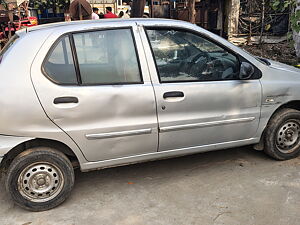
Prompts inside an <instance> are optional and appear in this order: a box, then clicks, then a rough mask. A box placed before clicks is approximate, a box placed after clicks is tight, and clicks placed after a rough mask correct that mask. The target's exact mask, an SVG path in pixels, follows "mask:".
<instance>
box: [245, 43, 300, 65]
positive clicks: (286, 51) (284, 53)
mask: <svg viewBox="0 0 300 225" xmlns="http://www.w3.org/2000/svg"><path fill="white" fill-rule="evenodd" d="M240 47H242V48H243V49H245V50H246V51H248V52H250V53H251V54H253V55H256V56H260V57H263V58H267V59H272V60H275V61H278V62H282V63H285V64H289V65H292V66H296V65H298V64H299V63H300V59H297V56H296V51H295V49H294V46H293V43H292V42H290V43H288V42H283V43H279V44H262V45H256V44H253V45H243V46H240Z"/></svg>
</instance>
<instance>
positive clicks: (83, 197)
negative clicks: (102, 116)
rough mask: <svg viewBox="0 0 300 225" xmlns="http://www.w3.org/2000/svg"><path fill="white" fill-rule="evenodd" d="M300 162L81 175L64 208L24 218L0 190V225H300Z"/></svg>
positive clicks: (226, 160) (245, 156) (222, 157)
mask: <svg viewBox="0 0 300 225" xmlns="http://www.w3.org/2000/svg"><path fill="white" fill-rule="evenodd" d="M299 202H300V157H298V158H297V159H293V160H289V161H282V162H280V161H275V160H273V159H271V158H269V157H268V156H266V155H265V154H264V153H263V152H258V151H254V150H253V149H252V148H251V147H243V148H235V149H228V150H222V151H216V152H208V153H203V154H197V155H191V156H186V157H180V158H175V159H168V160H161V161H155V162H148V163H142V164H137V165H130V166H124V167H118V168H111V169H105V170H101V171H95V172H89V173H81V172H80V171H77V172H76V182H75V188H74V190H73V192H72V194H71V196H70V198H69V199H68V200H67V201H66V202H65V203H63V204H62V205H61V206H59V207H57V208H55V209H53V210H49V211H45V212H39V213H32V212H28V211H25V210H23V209H21V208H19V207H18V206H16V205H15V204H13V202H12V201H11V200H10V198H9V197H8V196H7V194H6V192H5V191H4V189H3V187H2V186H1V187H0V215H1V217H0V224H1V225H25V224H26V225H48V224H49V225H52V224H55V225H71V224H74V225H77V224H78V225H85V224H88V225H93V224H95V225H98V224H103V225H222V224H226V225H269V224H272V225H299V224H300V214H299V211H300V206H299Z"/></svg>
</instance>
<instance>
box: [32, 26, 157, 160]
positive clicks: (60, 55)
mask: <svg viewBox="0 0 300 225" xmlns="http://www.w3.org/2000/svg"><path fill="white" fill-rule="evenodd" d="M140 51H141V50H140V46H138V45H136V44H135V38H134V32H133V30H132V29H131V28H116V29H108V30H105V29H104V30H98V31H95V30H93V31H84V32H76V33H73V34H68V35H65V36H63V37H61V38H60V39H59V40H58V41H57V43H56V44H55V45H54V47H53V48H52V49H51V51H50V52H49V54H48V56H47V57H46V59H45V61H44V64H43V69H44V75H45V76H43V75H41V72H39V74H36V75H35V76H33V77H34V83H35V86H36V88H37V93H38V95H39V98H40V99H41V103H42V105H43V107H44V109H45V111H46V113H47V115H48V116H49V118H50V119H51V120H52V121H53V122H54V123H56V124H57V125H58V126H59V127H61V128H62V129H63V130H64V131H65V132H66V133H67V134H68V135H69V136H70V137H71V138H72V139H73V140H74V141H75V142H76V143H77V145H78V146H79V147H80V149H81V150H82V151H83V153H84V155H85V157H86V158H87V160H88V161H99V160H108V159H114V158H121V157H127V156H133V155H138V154H145V153H150V152H155V151H157V145H158V134H157V116H156V105H155V96H154V92H153V88H152V86H151V82H150V78H149V77H148V76H147V75H148V74H147V71H146V72H145V69H144V68H145V65H143V61H145V60H141V62H140V61H139V59H140V57H141V55H140ZM140 63H142V65H141V66H140ZM142 67H144V68H142Z"/></svg>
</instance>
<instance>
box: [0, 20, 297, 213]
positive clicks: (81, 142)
mask: <svg viewBox="0 0 300 225" xmlns="http://www.w3.org/2000/svg"><path fill="white" fill-rule="evenodd" d="M0 79H1V82H0V90H1V95H0V106H1V110H0V134H1V135H0V161H2V162H1V170H2V171H3V174H4V176H3V177H4V182H5V186H6V189H7V192H8V193H9V194H10V196H11V198H12V199H13V201H14V202H15V203H16V204H18V205H19V206H21V207H23V208H26V209H28V210H32V211H41V210H47V209H51V208H53V207H55V206H57V205H59V204H61V203H62V202H63V201H64V200H65V199H66V198H67V197H68V195H69V194H70V192H71V190H72V187H73V185H74V171H73V169H74V167H75V166H76V165H77V166H79V167H80V169H81V171H89V170H95V169H102V168H106V167H115V166H119V165H124V164H131V163H137V162H142V161H149V160H155V159H161V158H168V157H175V156H180V155H186V154H193V153H199V152H206V151H212V150H219V149H226V148H232V147H238V146H244V145H254V146H255V148H256V149H257V150H264V151H265V152H266V153H267V154H268V155H270V156H271V157H273V158H275V159H277V160H286V159H291V158H294V157H297V156H298V155H299V153H300V133H299V132H300V111H299V110H300V70H299V69H296V68H293V67H290V66H286V65H283V64H280V63H277V62H273V61H269V60H266V59H260V58H255V57H254V56H252V55H250V54H248V53H246V52H244V51H243V50H241V49H240V48H238V47H236V46H234V45H232V44H230V43H229V42H227V41H226V40H224V39H222V38H220V37H218V36H216V35H214V34H212V33H209V32H208V31H206V30H204V29H202V28H200V27H198V26H196V25H193V24H190V23H186V22H182V21H173V20H161V19H137V20H130V19H129V20H118V19H115V20H103V21H83V22H70V23H59V24H52V25H46V26H39V27H34V28H30V29H28V30H24V31H19V32H17V34H16V35H15V36H14V37H13V38H12V39H11V41H10V42H9V43H8V44H7V46H6V47H5V48H4V49H3V50H2V52H1V53H0Z"/></svg>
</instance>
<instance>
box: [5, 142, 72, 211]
mask: <svg viewBox="0 0 300 225" xmlns="http://www.w3.org/2000/svg"><path fill="white" fill-rule="evenodd" d="M25 174H26V175H25ZM39 185H40V186H39ZM73 186H74V170H73V167H72V164H71V162H70V160H69V159H68V158H67V157H66V156H65V155H64V154H63V153H61V152H59V151H57V150H55V149H52V148H48V147H37V148H32V149H28V150H26V151H24V152H22V153H20V154H19V155H18V156H17V157H16V158H15V159H14V160H13V161H12V163H11V165H10V166H9V169H8V171H7V175H6V180H5V187H6V190H7V192H8V193H9V194H10V196H11V198H12V199H13V200H14V202H15V203H16V204H17V205H19V206H20V207H22V208H24V209H27V210H30V211H36V212H37V211H44V210H49V209H52V208H54V207H56V206H58V205H60V204H61V203H63V202H64V201H65V199H66V198H67V197H68V196H69V195H70V193H71V190H72V188H73ZM49 188H50V190H48V189H49ZM27 189H28V190H27ZM46 190H47V192H46ZM30 191H33V192H30ZM40 195H42V196H40ZM41 198H44V199H43V200H41ZM41 201H42V202H41Z"/></svg>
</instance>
